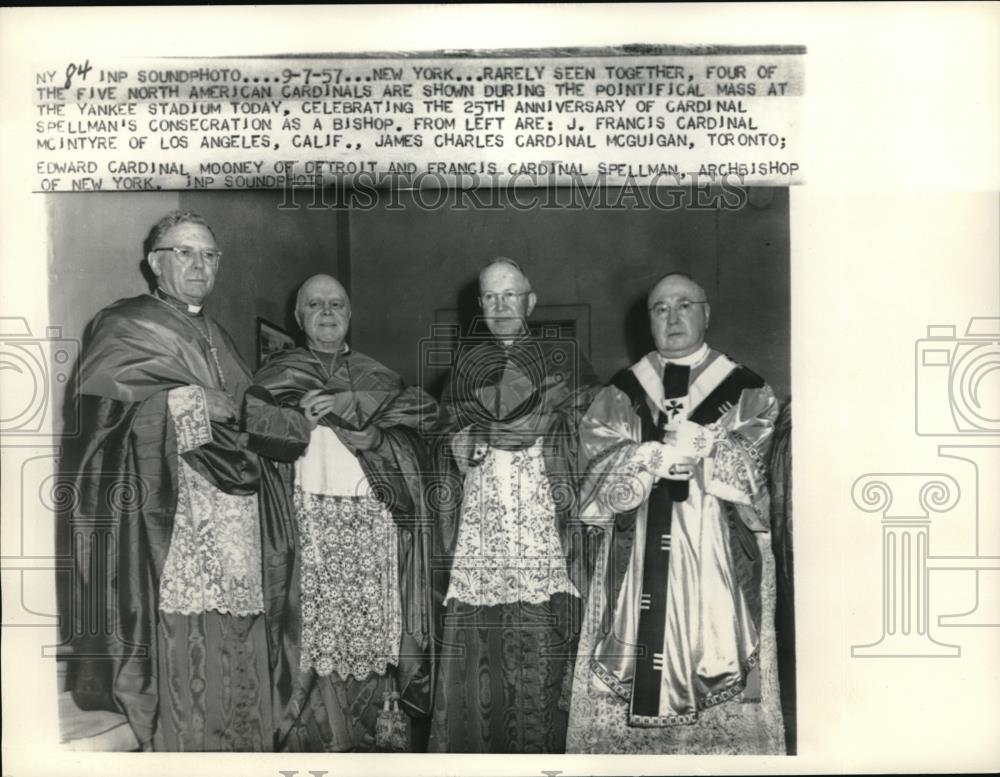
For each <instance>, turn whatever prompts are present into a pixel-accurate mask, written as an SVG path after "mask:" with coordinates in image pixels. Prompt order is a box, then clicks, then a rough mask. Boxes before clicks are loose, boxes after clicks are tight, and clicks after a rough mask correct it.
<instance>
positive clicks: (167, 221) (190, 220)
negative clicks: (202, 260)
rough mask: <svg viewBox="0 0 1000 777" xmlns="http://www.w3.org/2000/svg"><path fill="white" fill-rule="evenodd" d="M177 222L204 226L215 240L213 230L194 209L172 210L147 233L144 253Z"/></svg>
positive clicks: (154, 245) (153, 246) (152, 247)
mask: <svg viewBox="0 0 1000 777" xmlns="http://www.w3.org/2000/svg"><path fill="white" fill-rule="evenodd" d="M178 224H197V225H198V226H200V227H204V228H205V229H207V230H208V231H209V233H210V234H211V235H212V239H213V240H217V239H218V238H216V237H215V231H214V230H213V229H212V228H211V227H210V226H209V225H208V222H207V221H205V219H204V217H203V216H201V215H200V214H198V213H195V212H194V211H190V210H172V211H170V213H168V214H167V215H166V216H164V217H163V218H162V219H160V220H159V221H157V222H156V223H155V224H154V225H153V228H152V229H151V230H149V234H148V235H146V239H145V241H143V249H144V253H146V254H148V253H149V252H150V251H152V250H153V249H154V248H156V244H157V243H159V242H160V238H162V237H163V236H164V235H165V234H166V233H167V232H169V231H170V230H171V229H173V228H174V227H176V226H177V225H178Z"/></svg>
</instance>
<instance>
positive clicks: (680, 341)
mask: <svg viewBox="0 0 1000 777" xmlns="http://www.w3.org/2000/svg"><path fill="white" fill-rule="evenodd" d="M646 307H647V308H648V309H649V329H650V332H651V333H652V335H653V342H655V343H656V350H657V351H658V352H659V354H660V355H661V356H663V357H664V358H667V359H679V358H681V357H683V356H688V355H689V354H692V353H694V352H695V351H697V350H698V349H699V348H701V346H702V343H704V342H705V332H706V330H707V329H708V322H709V319H710V318H711V315H712V310H711V307H710V306H709V304H708V295H706V294H705V289H704V288H702V286H701V284H700V283H698V282H697V281H696V280H695V279H694V278H692V277H691V276H690V275H688V274H687V273H683V272H671V273H667V274H666V275H664V276H663V277H662V278H660V280H658V281H657V282H656V284H655V285H654V286H653V288H652V290H651V291H650V292H649V296H648V297H647V298H646Z"/></svg>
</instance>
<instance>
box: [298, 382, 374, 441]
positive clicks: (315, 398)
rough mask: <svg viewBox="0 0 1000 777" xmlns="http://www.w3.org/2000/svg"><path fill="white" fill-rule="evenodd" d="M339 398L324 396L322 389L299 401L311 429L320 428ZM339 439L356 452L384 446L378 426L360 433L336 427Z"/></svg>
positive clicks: (306, 395)
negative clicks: (320, 424) (324, 417)
mask: <svg viewBox="0 0 1000 777" xmlns="http://www.w3.org/2000/svg"><path fill="white" fill-rule="evenodd" d="M336 404H337V398H336V397H333V396H330V395H329V394H323V392H322V389H313V390H312V391H309V392H307V393H306V394H305V395H304V396H303V397H302V399H301V400H300V401H299V406H300V407H301V408H302V412H303V414H304V415H305V418H306V421H307V422H308V423H309V428H310V429H315V428H316V427H317V426H319V422H320V421H321V420H322V419H323V416H325V415H326V414H327V413H329V412H330V411H331V410H333V409H334V407H335V406H336ZM334 431H335V432H336V433H337V437H339V438H340V441H341V442H342V443H344V445H346V446H347V447H348V448H351V449H352V450H356V451H370V450H372V449H373V448H377V447H378V446H379V445H381V444H382V432H381V431H380V430H379V429H378V427H376V426H367V427H365V428H364V429H361V430H360V431H357V432H355V431H352V430H350V429H341V428H340V427H339V426H338V427H334Z"/></svg>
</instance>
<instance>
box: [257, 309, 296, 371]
mask: <svg viewBox="0 0 1000 777" xmlns="http://www.w3.org/2000/svg"><path fill="white" fill-rule="evenodd" d="M294 347H295V338H294V337H292V336H291V335H290V334H289V333H288V332H286V331H285V330H284V329H282V328H281V327H280V326H278V325H277V324H272V323H271V322H270V321H268V320H267V319H265V318H259V317H258V319H257V367H258V368H259V367H260V366H261V365H263V364H264V362H266V361H267V360H268V359H270V358H271V356H272V355H273V354H275V353H277V352H278V351H287V350H289V349H291V348H294Z"/></svg>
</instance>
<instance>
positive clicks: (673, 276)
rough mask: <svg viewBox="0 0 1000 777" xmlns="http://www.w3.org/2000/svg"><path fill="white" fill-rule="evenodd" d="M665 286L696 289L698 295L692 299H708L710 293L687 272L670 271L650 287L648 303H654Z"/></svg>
mask: <svg viewBox="0 0 1000 777" xmlns="http://www.w3.org/2000/svg"><path fill="white" fill-rule="evenodd" d="M671 281H672V282H671ZM663 286H684V287H685V288H687V289H689V290H695V292H696V294H697V296H694V297H692V299H698V300H701V301H707V300H708V294H706V293H705V289H704V287H703V286H702V285H701V284H700V283H698V281H696V280H695V279H694V278H693V277H691V276H690V275H688V274H687V273H686V272H679V271H678V272H668V273H667V274H666V275H663V276H661V277H660V279H659V280H657V281H656V283H654V284H653V288H652V289H650V291H649V294H648V295H647V296H646V304H647V305H652V304H653V298H654V296H655V295H657V294H658V293H660V292H661V291H662V290H663V289H662V287H663Z"/></svg>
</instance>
